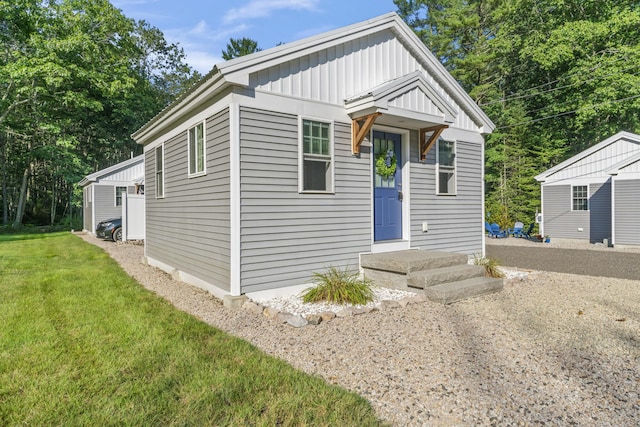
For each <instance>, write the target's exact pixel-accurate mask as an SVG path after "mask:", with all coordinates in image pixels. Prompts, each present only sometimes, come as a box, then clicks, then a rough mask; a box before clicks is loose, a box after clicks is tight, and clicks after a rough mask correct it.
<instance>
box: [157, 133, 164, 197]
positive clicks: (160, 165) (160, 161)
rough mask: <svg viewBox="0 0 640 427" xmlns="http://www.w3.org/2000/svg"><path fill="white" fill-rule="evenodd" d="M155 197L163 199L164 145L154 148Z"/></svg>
mask: <svg viewBox="0 0 640 427" xmlns="http://www.w3.org/2000/svg"><path fill="white" fill-rule="evenodd" d="M156 197H157V198H158V197H164V145H161V146H159V147H156Z"/></svg>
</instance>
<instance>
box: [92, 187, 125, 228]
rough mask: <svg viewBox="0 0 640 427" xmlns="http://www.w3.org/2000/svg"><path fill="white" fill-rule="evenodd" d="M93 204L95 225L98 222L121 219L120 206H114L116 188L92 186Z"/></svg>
mask: <svg viewBox="0 0 640 427" xmlns="http://www.w3.org/2000/svg"><path fill="white" fill-rule="evenodd" d="M93 203H94V204H95V212H96V225H97V224H98V223H99V222H100V221H104V220H105V219H111V218H121V217H122V206H116V186H114V185H98V184H95V185H94V186H93ZM93 231H95V230H93Z"/></svg>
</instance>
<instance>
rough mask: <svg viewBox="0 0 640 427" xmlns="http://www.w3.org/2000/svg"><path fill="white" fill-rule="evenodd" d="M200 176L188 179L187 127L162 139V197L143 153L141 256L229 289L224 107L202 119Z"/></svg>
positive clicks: (149, 157) (150, 156)
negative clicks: (203, 153) (203, 161)
mask: <svg viewBox="0 0 640 427" xmlns="http://www.w3.org/2000/svg"><path fill="white" fill-rule="evenodd" d="M205 136H206V159H207V160H206V161H207V164H206V171H207V173H206V175H203V176H198V177H194V178H188V177H187V173H188V169H187V160H188V159H187V152H188V150H187V131H186V129H185V131H184V132H181V133H180V134H179V135H177V136H176V137H174V138H172V139H171V140H169V141H166V142H165V145H164V198H160V199H158V198H156V191H155V190H156V189H155V150H149V151H147V152H146V154H145V156H146V159H145V165H146V166H145V167H146V171H145V175H146V180H145V184H146V187H145V194H146V233H147V238H146V242H145V243H146V251H147V256H149V257H151V258H154V259H156V260H158V261H161V262H164V263H166V264H168V265H170V266H172V267H174V268H176V269H178V270H180V271H183V272H185V273H188V274H190V275H192V276H195V277H197V278H199V279H201V280H203V281H205V282H207V283H211V284H213V285H215V286H216V287H219V288H221V289H223V290H226V291H229V290H230V208H229V207H230V184H229V111H228V109H225V110H224V111H222V112H220V113H218V114H216V115H214V116H213V117H210V118H208V119H207V120H206V131H205Z"/></svg>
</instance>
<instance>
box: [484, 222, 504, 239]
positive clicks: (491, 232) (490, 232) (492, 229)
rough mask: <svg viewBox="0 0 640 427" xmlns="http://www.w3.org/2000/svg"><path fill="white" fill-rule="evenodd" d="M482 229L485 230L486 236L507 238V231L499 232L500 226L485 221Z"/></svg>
mask: <svg viewBox="0 0 640 427" xmlns="http://www.w3.org/2000/svg"><path fill="white" fill-rule="evenodd" d="M484 228H485V230H487V236H489V237H495V238H496V239H501V238H503V237H509V234H508V233H507V230H500V226H499V225H498V224H496V223H493V224H489V223H488V222H486V221H485V223H484Z"/></svg>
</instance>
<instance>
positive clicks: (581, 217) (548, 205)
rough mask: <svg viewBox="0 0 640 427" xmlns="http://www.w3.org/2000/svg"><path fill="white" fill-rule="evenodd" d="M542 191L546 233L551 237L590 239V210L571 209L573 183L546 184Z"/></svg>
mask: <svg viewBox="0 0 640 427" xmlns="http://www.w3.org/2000/svg"><path fill="white" fill-rule="evenodd" d="M542 192H543V196H542V200H543V206H542V215H543V218H544V219H543V221H544V234H546V235H549V236H551V238H554V237H557V238H562V239H582V240H588V239H589V211H572V210H571V185H544V186H542ZM578 228H582V229H583V230H584V231H578Z"/></svg>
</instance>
